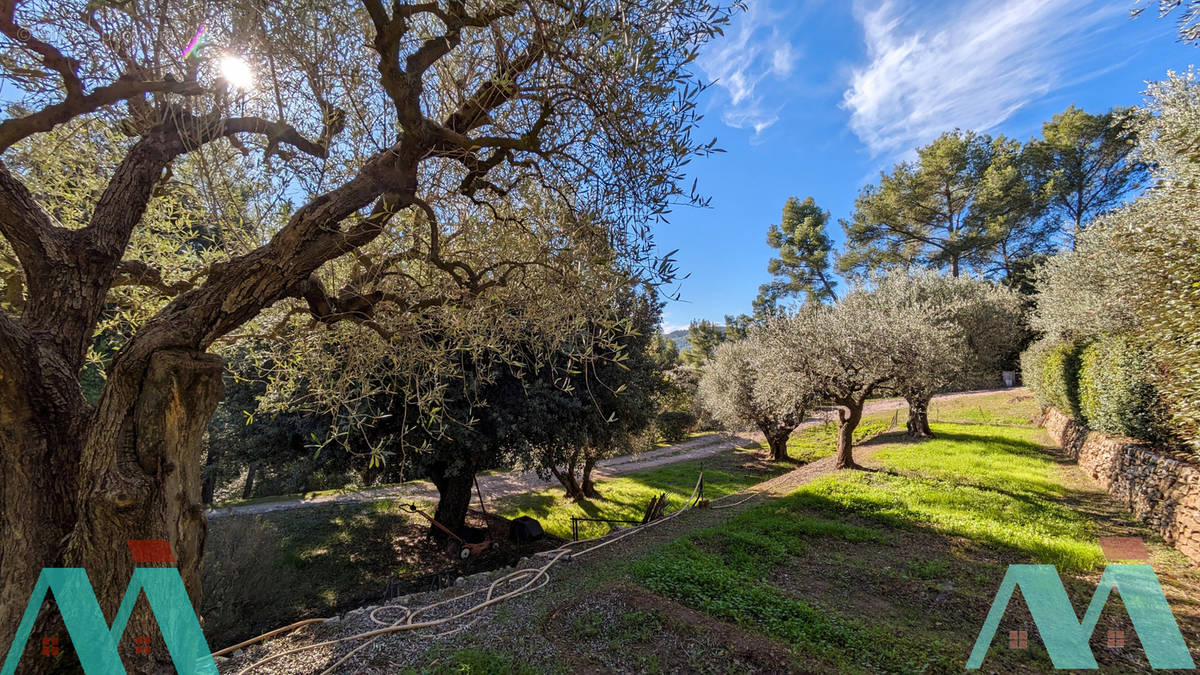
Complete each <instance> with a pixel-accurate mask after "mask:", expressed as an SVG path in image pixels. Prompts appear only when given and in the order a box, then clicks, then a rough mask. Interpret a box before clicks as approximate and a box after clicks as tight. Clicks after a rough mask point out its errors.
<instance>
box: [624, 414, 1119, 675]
mask: <svg viewBox="0 0 1200 675" xmlns="http://www.w3.org/2000/svg"><path fill="white" fill-rule="evenodd" d="M1010 405H1012V406H1014V407H1013V408H1012V409H1010V408H1009V407H1008V406H1010ZM1024 405H1025V402H1024V401H1022V400H1017V401H1014V400H1013V396H1012V395H1010V394H1002V395H993V396H986V397H976V398H975V399H974V400H973V401H971V404H970V405H967V404H963V405H956V406H953V407H949V406H948V407H947V408H946V410H945V411H944V413H945V414H946V416H950V417H954V418H956V419H960V420H961V421H962V422H963V423H962V424H946V423H939V424H934V425H933V430H934V432H935V434H937V436H938V438H936V439H934V440H927V441H921V442H909V441H904V442H899V443H892V444H890V445H887V446H886V447H884V448H882V449H880V450H879V451H878V452H877V453H876V454H875V455H874V457H873V458H872V459H871V460H870V463H871V464H872V465H878V469H876V470H870V471H841V472H837V473H835V474H831V475H828V476H826V477H823V478H820V479H818V480H816V481H813V482H812V483H809V484H808V485H805V486H803V487H802V488H800V489H799V490H797V491H796V492H794V493H792V494H791V495H789V496H787V497H784V498H782V499H778V500H775V501H773V502H771V503H769V504H763V505H761V506H757V507H754V508H752V509H750V510H748V511H746V512H745V513H743V514H741V515H739V516H737V517H735V518H733V519H731V520H729V521H728V522H726V523H724V524H722V525H720V526H718V527H715V528H711V529H708V530H703V531H700V532H697V533H693V534H692V535H690V536H687V537H684V538H681V539H678V540H676V541H674V542H671V543H670V544H667V545H665V546H663V547H661V548H659V549H658V550H657V551H655V552H653V553H651V554H648V555H646V556H643V557H642V558H639V559H638V560H636V561H635V562H634V563H633V576H634V578H635V579H636V580H637V581H638V582H639V583H641V584H642V585H644V586H646V587H647V588H649V589H651V590H653V591H655V592H658V593H660V594H663V595H666V596H669V597H672V598H674V599H676V600H679V601H681V602H683V603H685V604H687V605H690V606H692V607H694V608H696V609H700V610H702V611H704V612H706V613H708V614H711V615H713V616H715V617H718V618H721V619H725V620H728V621H732V622H735V623H738V624H740V625H743V626H746V627H750V628H754V629H756V630H758V631H760V632H762V633H763V634H766V635H770V636H771V637H773V638H775V639H780V640H783V641H785V642H787V643H788V644H790V645H792V646H793V647H794V648H796V649H797V653H798V654H800V655H806V656H808V657H812V658H816V659H818V660H819V661H820V662H823V663H848V662H852V663H855V664H856V665H857V666H858V667H860V668H862V669H864V670H868V671H872V670H883V671H922V670H925V671H945V672H951V671H955V670H958V669H960V668H961V658H962V654H961V652H962V649H963V647H962V646H961V645H954V644H951V643H949V642H947V641H946V640H945V639H944V638H942V637H935V636H932V635H931V636H928V637H922V638H920V639H915V637H914V639H900V638H898V634H899V633H900V632H901V631H897V630H895V629H893V628H891V627H889V626H890V624H889V623H888V622H886V621H884V622H881V621H880V620H879V619H875V618H872V617H869V616H863V615H861V614H859V613H857V612H855V611H853V610H850V611H847V610H848V609H849V608H852V607H856V606H861V605H864V604H865V605H868V606H872V605H871V603H874V602H884V603H886V604H887V606H895V607H907V606H909V605H910V604H911V596H907V595H904V594H903V592H901V591H899V590H897V591H896V595H895V597H892V596H891V595H889V593H890V591H888V590H886V589H887V588H889V586H886V585H885V586H884V587H883V589H884V590H883V591H880V590H879V587H878V586H875V587H873V588H874V590H867V589H866V587H865V586H864V590H863V591H861V592H859V591H857V590H856V588H857V587H856V586H855V585H854V584H852V583H851V584H850V585H848V586H844V585H842V584H843V582H844V577H845V576H846V575H850V576H851V577H852V576H853V574H854V572H853V571H850V570H847V569H843V567H844V563H845V561H846V560H848V559H857V558H858V557H860V556H861V557H863V558H865V559H869V560H874V561H886V560H893V559H897V558H899V559H900V560H904V558H905V557H906V556H905V554H904V551H905V542H906V541H907V539H906V538H907V536H908V535H906V532H914V533H916V532H920V533H921V535H920V536H923V537H929V536H930V535H933V536H935V537H944V539H940V540H941V541H945V542H950V541H951V540H952V538H954V539H953V540H954V541H962V540H961V539H957V538H965V539H967V540H970V541H971V542H973V544H974V545H976V546H980V547H982V549H983V550H995V551H1007V553H1006V556H1008V557H1009V558H1010V559H1012V560H1024V561H1028V562H1037V563H1047V564H1053V565H1056V566H1057V567H1058V569H1059V570H1060V571H1061V572H1064V573H1072V572H1075V573H1078V572H1087V571H1091V570H1094V569H1095V568H1096V567H1097V566H1098V565H1101V564H1103V561H1104V558H1103V555H1102V553H1101V551H1100V549H1099V546H1098V545H1097V543H1096V534H1097V532H1096V526H1095V524H1094V523H1093V522H1092V521H1091V520H1090V519H1089V518H1088V517H1087V516H1086V515H1084V514H1083V513H1080V512H1078V511H1076V510H1075V509H1073V508H1072V505H1071V501H1070V497H1071V494H1070V492H1069V491H1068V490H1067V489H1066V488H1065V487H1063V485H1062V483H1061V478H1060V474H1059V467H1058V465H1057V464H1056V462H1055V461H1054V459H1053V458H1052V457H1051V456H1050V455H1048V454H1047V453H1045V451H1044V450H1043V449H1042V444H1043V443H1045V442H1047V439H1046V437H1045V435H1044V432H1042V431H1041V430H1039V429H1035V428H1032V427H1031V426H1028V422H1026V426H1024V427H1021V426H1016V425H1015V424H1016V423H1015V422H1009V421H1008V420H1014V419H1020V418H1021V417H1022V416H1023V415H1025V413H1026V412H1027V410H1025V408H1024ZM890 414H891V413H889V415H890ZM900 414H901V416H903V414H904V412H903V411H901V413H900ZM982 419H993V420H997V421H996V422H995V423H994V424H992V425H988V424H983V423H981V420H982ZM838 540H840V541H841V542H843V543H841V544H840V545H838V546H834V545H832V544H831V542H833V541H838ZM847 544H849V546H848V545H847ZM946 546H947V547H950V546H951V545H950V544H949V543H947V544H946ZM831 549H833V550H837V551H842V552H840V553H836V554H833V556H832V557H831V558H829V563H828V564H827V565H824V564H823V565H818V566H816V567H815V570H816V572H815V574H816V576H817V577H820V579H812V582H815V585H814V586H813V587H814V588H818V589H820V588H825V589H829V588H839V589H842V590H841V594H840V595H839V594H837V593H835V592H832V591H828V590H826V591H823V592H818V593H815V594H812V595H810V594H808V593H805V592H803V589H806V588H809V586H810V584H809V583H806V582H799V585H798V588H799V589H801V592H799V593H797V592H796V590H786V589H785V588H782V587H780V586H778V585H776V581H775V579H776V578H777V576H776V575H778V574H779V573H781V572H784V571H786V570H788V568H789V567H790V566H792V565H793V564H795V563H796V562H797V561H801V560H809V561H811V560H818V559H825V556H827V555H829V554H828V553H827V552H828V551H830V550H831ZM846 556H850V558H847V557H846ZM955 559H956V561H957V562H956V563H955V564H956V565H964V564H968V562H967V561H968V560H969V559H968V558H963V557H956V558H955ZM838 560H840V561H843V562H842V563H839V562H836V561H838ZM876 564H878V563H876ZM811 565H812V563H811V562H810V563H809V567H807V568H806V569H809V570H810V573H813V572H812V570H813V569H814V568H813V567H812V566H811ZM978 565H979V566H978V567H976V568H974V569H973V570H971V571H964V570H962V569H955V570H953V571H952V570H951V567H950V563H948V562H947V561H946V560H945V559H942V558H935V557H930V558H921V557H917V558H911V559H908V560H905V561H904V562H903V563H902V564H901V565H900V566H899V567H898V568H897V569H896V571H895V572H892V574H897V575H901V576H902V577H907V578H909V579H917V580H925V581H924V582H923V583H933V582H935V581H938V580H944V579H948V578H950V577H951V576H953V577H954V578H955V582H956V584H965V585H970V584H971V583H978V582H977V581H975V580H976V579H978V578H984V579H989V578H990V577H991V576H994V574H995V570H996V568H995V566H994V564H992V563H990V562H986V561H983V562H980V563H978ZM964 575H966V576H965V578H964ZM919 583H921V582H919ZM989 583H990V582H989ZM874 594H880V595H874ZM859 595H862V596H863V597H858V596H859ZM866 596H872V597H866ZM891 620H895V619H889V621H891ZM896 625H902V624H896Z"/></svg>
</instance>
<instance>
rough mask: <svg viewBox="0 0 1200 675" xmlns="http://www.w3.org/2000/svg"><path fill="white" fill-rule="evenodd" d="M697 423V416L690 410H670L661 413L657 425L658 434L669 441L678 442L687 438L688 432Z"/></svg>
mask: <svg viewBox="0 0 1200 675" xmlns="http://www.w3.org/2000/svg"><path fill="white" fill-rule="evenodd" d="M695 425H696V416H695V415H693V414H691V413H689V412H676V411H672V410H668V411H667V412H664V413H659V415H658V420H657V422H656V424H655V426H656V427H657V429H658V435H659V437H660V438H662V440H664V441H666V442H668V443H678V442H679V441H682V440H683V439H685V438H687V435H688V432H690V431H691V430H692V427H694V426H695Z"/></svg>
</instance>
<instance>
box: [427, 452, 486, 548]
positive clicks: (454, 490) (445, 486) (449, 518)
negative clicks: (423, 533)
mask: <svg viewBox="0 0 1200 675" xmlns="http://www.w3.org/2000/svg"><path fill="white" fill-rule="evenodd" d="M429 478H430V480H432V481H433V484H434V485H435V486H436V487H437V490H438V503H437V509H436V510H435V511H434V512H433V517H434V519H435V520H437V521H438V522H439V523H441V524H442V525H445V526H446V527H447V528H449V530H450V531H451V532H458V531H459V530H460V529H462V528H463V526H465V525H466V524H467V510H468V509H469V508H470V507H471V497H472V490H473V486H474V485H475V471H474V469H473V468H470V469H465V470H457V471H454V472H451V471H450V470H449V469H448V468H447V467H446V466H445V465H438V466H435V467H434V468H433V469H432V470H430V472H429ZM429 533H430V534H432V535H433V536H434V538H436V539H445V538H446V533H445V532H443V531H442V530H441V529H440V528H438V527H437V526H436V525H433V524H430V526H429Z"/></svg>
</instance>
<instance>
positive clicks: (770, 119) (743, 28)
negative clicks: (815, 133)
mask: <svg viewBox="0 0 1200 675" xmlns="http://www.w3.org/2000/svg"><path fill="white" fill-rule="evenodd" d="M781 18H782V17H781V15H780V14H779V13H777V12H774V11H773V10H772V9H771V7H770V3H769V2H767V1H766V0H757V1H755V2H752V3H750V7H749V9H747V11H746V12H745V13H744V14H742V15H740V16H738V17H736V18H735V19H734V22H733V26H732V27H731V28H730V29H729V30H727V31H726V34H725V37H724V38H722V39H720V40H715V41H713V42H711V43H710V44H709V46H708V48H707V49H706V50H705V51H704V53H703V54H702V55H701V57H700V59H699V61H698V63H699V65H700V68H701V69H702V70H703V71H704V75H705V77H707V78H708V79H709V80H713V81H715V82H716V84H717V86H718V87H720V88H721V89H723V90H724V91H725V93H726V95H727V96H728V101H727V102H726V105H725V108H724V110H722V112H721V121H722V122H724V123H725V124H727V125H729V126H731V127H735V128H738V129H753V130H754V133H755V135H756V136H757V135H759V134H761V133H762V132H763V131H764V130H765V129H767V128H768V127H770V126H771V125H772V124H774V123H776V122H778V121H779V110H780V109H781V108H782V105H783V104H782V102H779V101H768V100H767V97H766V96H765V95H764V94H763V93H762V91H761V89H760V85H761V84H763V81H764V80H766V79H767V78H773V79H776V80H780V81H781V80H783V79H784V78H786V77H787V76H788V75H791V73H792V70H793V68H794V67H795V64H796V59H797V58H799V54H798V53H797V51H796V49H795V47H794V46H793V45H792V44H791V42H790V41H789V40H787V39H786V38H785V37H784V36H783V35H782V34H781V33H780V31H779V29H778V28H777V24H778V23H779V22H780V19H781Z"/></svg>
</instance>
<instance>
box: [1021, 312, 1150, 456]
mask: <svg viewBox="0 0 1200 675" xmlns="http://www.w3.org/2000/svg"><path fill="white" fill-rule="evenodd" d="M1152 368H1153V362H1152V360H1151V354H1150V350H1149V349H1148V348H1147V347H1146V346H1144V345H1143V344H1141V343H1139V342H1138V341H1137V340H1135V339H1134V338H1132V337H1129V336H1125V335H1109V336H1105V337H1102V338H1099V339H1097V340H1094V341H1092V342H1052V341H1047V340H1042V341H1040V342H1036V343H1034V344H1033V345H1031V346H1030V347H1029V349H1027V350H1025V353H1023V354H1021V372H1022V377H1023V378H1024V380H1025V385H1026V386H1028V387H1029V389H1030V390H1031V391H1032V392H1033V393H1034V395H1035V396H1036V397H1037V399H1038V402H1039V403H1040V404H1041V405H1042V407H1044V408H1050V407H1053V408H1057V409H1058V410H1060V411H1062V412H1063V413H1066V414H1068V415H1070V416H1071V417H1073V418H1075V419H1077V420H1079V421H1081V422H1083V423H1084V424H1085V425H1087V427H1088V428H1090V429H1095V430H1096V431H1099V432H1102V433H1106V434H1113V435H1119V436H1128V437H1130V438H1135V439H1138V440H1141V441H1148V442H1151V443H1160V442H1165V441H1166V440H1167V439H1168V434H1167V432H1166V426H1165V425H1164V424H1163V422H1162V420H1161V414H1160V410H1161V401H1160V400H1159V393H1158V390H1157V388H1156V387H1155V386H1154V383H1153V380H1152V378H1153V372H1152Z"/></svg>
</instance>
